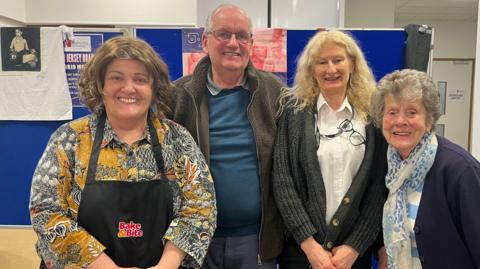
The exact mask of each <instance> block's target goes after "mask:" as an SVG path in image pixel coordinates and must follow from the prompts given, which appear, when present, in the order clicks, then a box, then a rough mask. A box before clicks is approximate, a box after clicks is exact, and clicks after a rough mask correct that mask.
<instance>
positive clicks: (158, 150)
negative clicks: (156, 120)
mask: <svg viewBox="0 0 480 269" xmlns="http://www.w3.org/2000/svg"><path fill="white" fill-rule="evenodd" d="M147 121H148V129H149V131H150V139H151V140H152V151H153V156H154V157H155V161H156V162H157V168H158V171H159V172H160V173H161V174H162V175H165V174H166V173H165V166H164V163H163V155H162V147H161V146H160V142H159V141H158V135H157V130H156V129H155V127H154V126H153V121H152V115H151V113H150V111H149V112H148V117H147Z"/></svg>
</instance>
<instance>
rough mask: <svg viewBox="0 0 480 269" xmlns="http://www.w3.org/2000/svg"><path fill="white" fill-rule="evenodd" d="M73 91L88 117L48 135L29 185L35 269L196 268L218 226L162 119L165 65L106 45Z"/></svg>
mask: <svg viewBox="0 0 480 269" xmlns="http://www.w3.org/2000/svg"><path fill="white" fill-rule="evenodd" d="M79 92H80V97H81V99H82V100H83V101H84V103H85V104H86V106H87V107H88V108H89V109H90V110H91V111H92V112H93V113H92V114H91V115H89V116H86V117H83V118H80V119H77V120H74V121H72V122H69V123H66V124H64V125H63V126H61V127H60V128H59V129H57V130H56V131H55V132H54V133H53V135H52V137H51V138H50V141H49V142H48V145H47V147H46V149H45V152H44V154H43V156H42V158H41V159H40V161H39V163H38V165H37V168H36V170H35V174H34V177H33V181H32V187H31V197H30V215H31V222H32V226H33V229H34V230H35V232H36V233H37V236H38V242H37V251H38V254H39V256H40V257H41V259H42V268H88V269H96V268H107V269H108V268H115V269H118V268H124V267H139V268H147V267H148V268H160V267H161V268H166V269H173V268H178V267H179V266H180V265H181V264H182V265H183V266H185V267H198V266H199V265H200V264H202V262H203V259H204V257H205V253H206V251H207V247H208V245H209V243H210V240H211V237H212V235H213V232H214V229H215V225H216V204H215V194H214V188H213V181H212V178H211V176H210V172H209V169H208V167H207V165H206V163H205V160H204V158H203V155H202V154H201V152H200V150H199V148H198V147H197V145H196V144H195V141H194V140H193V139H192V137H191V136H190V134H189V133H188V131H187V130H185V129H184V128H183V127H181V126H179V125H178V124H176V123H174V122H172V121H170V120H168V119H166V118H165V115H167V114H168V113H169V112H170V94H171V83H170V80H169V78H168V70H167V66H166V65H165V63H164V62H163V61H162V60H161V59H160V58H159V57H158V56H157V54H156V53H155V52H154V50H153V49H152V47H150V46H149V45H148V44H147V43H146V42H144V41H142V40H139V39H134V38H127V37H117V38H113V39H110V40H108V41H107V42H106V43H104V44H103V45H102V46H101V47H100V48H99V49H98V50H97V52H96V54H95V56H94V57H93V58H92V59H90V61H89V62H88V63H87V64H86V65H85V69H84V70H83V72H82V74H81V76H80V80H79Z"/></svg>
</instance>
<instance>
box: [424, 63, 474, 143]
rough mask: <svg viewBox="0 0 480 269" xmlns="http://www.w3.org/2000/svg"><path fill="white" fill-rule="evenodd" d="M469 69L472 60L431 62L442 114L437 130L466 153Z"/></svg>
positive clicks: (470, 75)
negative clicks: (442, 110)
mask: <svg viewBox="0 0 480 269" xmlns="http://www.w3.org/2000/svg"><path fill="white" fill-rule="evenodd" d="M473 67H474V59H433V80H434V82H435V83H436V85H437V87H438V88H439V91H440V107H443V108H444V113H445V114H444V115H442V116H440V119H439V120H438V122H437V124H438V126H437V129H438V131H439V132H441V131H442V129H443V131H444V136H445V137H446V138H448V139H449V140H451V141H452V142H454V143H456V144H458V145H460V146H461V147H463V148H464V149H466V150H469V148H470V126H471V124H470V121H471V103H472V100H471V98H472V87H473V75H474V74H473Z"/></svg>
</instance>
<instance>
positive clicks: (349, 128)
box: [314, 110, 366, 149]
mask: <svg viewBox="0 0 480 269" xmlns="http://www.w3.org/2000/svg"><path fill="white" fill-rule="evenodd" d="M354 116H355V110H354V111H353V113H352V118H351V119H344V120H343V121H342V122H340V124H339V125H338V127H337V130H338V131H337V132H336V133H335V134H327V135H324V134H321V133H320V130H319V129H318V125H317V123H316V122H317V118H318V112H317V113H316V114H315V123H314V124H315V144H316V146H317V149H318V147H320V139H321V138H322V137H324V138H329V139H332V138H334V137H337V136H339V135H341V134H342V133H349V132H351V134H350V135H349V136H348V141H350V144H352V145H353V146H355V147H358V146H361V145H364V144H366V139H365V137H364V136H363V135H362V134H361V133H360V132H358V131H357V130H355V129H354V128H353V122H352V120H353V117H354ZM353 135H358V136H357V137H358V138H359V140H360V143H353V142H352V136H353Z"/></svg>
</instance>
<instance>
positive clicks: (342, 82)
mask: <svg viewBox="0 0 480 269" xmlns="http://www.w3.org/2000/svg"><path fill="white" fill-rule="evenodd" d="M374 90H375V80H374V78H373V75H372V72H371V70H370V68H369V67H368V65H367V63H366V61H365V57H364V56H363V53H362V51H361V49H360V48H359V46H358V45H357V43H356V42H355V40H354V39H353V38H352V37H351V36H350V35H348V34H347V33H344V32H341V31H336V30H331V31H320V32H318V33H317V34H316V35H315V36H313V37H312V38H311V39H310V41H309V42H308V44H307V46H306V47H305V49H304V50H303V52H302V54H301V56H300V58H299V61H298V65H297V72H296V75H295V81H294V86H293V88H292V89H288V90H285V91H284V92H283V93H282V96H281V104H282V107H281V115H280V119H279V127H278V130H277V139H276V144H275V150H274V164H273V187H274V189H273V190H274V194H275V199H276V202H277V205H278V208H279V210H280V213H281V215H282V217H283V220H284V223H285V227H286V230H287V240H286V242H285V248H284V251H283V253H282V255H281V256H280V259H279V261H280V268H281V269H284V268H287V269H288V268H295V269H301V268H332V269H333V268H336V269H339V268H370V266H371V264H370V261H371V254H372V250H373V244H374V242H375V241H376V239H377V237H378V236H379V232H380V230H381V220H382V205H383V202H384V201H385V196H386V189H385V187H384V185H383V179H384V177H385V173H386V161H385V154H386V148H387V147H386V143H385V140H384V139H383V137H382V134H381V133H380V132H379V131H378V130H376V129H375V128H374V126H373V125H372V124H370V117H369V114H370V112H369V107H370V96H371V94H372V92H373V91H374Z"/></svg>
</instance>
